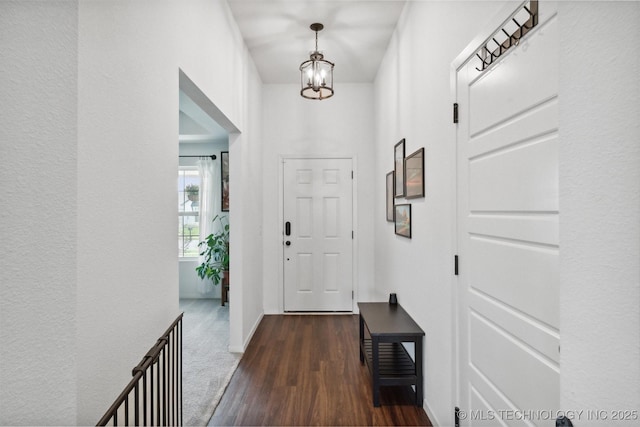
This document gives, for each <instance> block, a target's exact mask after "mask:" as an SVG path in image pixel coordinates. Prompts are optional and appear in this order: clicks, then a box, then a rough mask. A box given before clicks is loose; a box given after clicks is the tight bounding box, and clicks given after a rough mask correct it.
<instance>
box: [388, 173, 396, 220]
mask: <svg viewBox="0 0 640 427" xmlns="http://www.w3.org/2000/svg"><path fill="white" fill-rule="evenodd" d="M393 173H394V172H393V171H391V172H389V173H388V174H387V221H390V222H393V220H394V218H395V206H394V204H395V198H394V197H393V190H394V187H393V184H394V182H395V181H394V179H393Z"/></svg>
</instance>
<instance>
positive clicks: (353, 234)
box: [351, 230, 355, 240]
mask: <svg viewBox="0 0 640 427" xmlns="http://www.w3.org/2000/svg"><path fill="white" fill-rule="evenodd" d="M353 239H355V232H354V231H353V230H351V240H353Z"/></svg>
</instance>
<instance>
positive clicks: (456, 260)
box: [453, 255, 458, 276]
mask: <svg viewBox="0 0 640 427" xmlns="http://www.w3.org/2000/svg"><path fill="white" fill-rule="evenodd" d="M453 274H455V275H456V276H457V275H458V255H454V257H453Z"/></svg>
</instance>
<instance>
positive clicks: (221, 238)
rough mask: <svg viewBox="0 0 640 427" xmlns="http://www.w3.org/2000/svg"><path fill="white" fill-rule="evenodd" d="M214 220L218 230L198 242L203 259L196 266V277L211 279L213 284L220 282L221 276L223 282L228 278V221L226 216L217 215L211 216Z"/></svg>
mask: <svg viewBox="0 0 640 427" xmlns="http://www.w3.org/2000/svg"><path fill="white" fill-rule="evenodd" d="M216 221H218V222H219V223H220V230H219V231H217V232H215V233H211V234H209V235H208V236H207V238H206V239H205V240H203V241H202V242H200V243H198V247H199V248H200V255H202V256H204V260H203V262H202V264H200V265H199V266H198V267H196V272H197V273H198V277H200V278H201V279H203V280H204V279H211V280H212V281H213V283H214V285H217V284H218V283H220V279H221V278H223V277H224V280H225V282H227V281H228V279H229V222H228V219H227V217H226V216H219V215H216V216H215V218H213V222H214V223H215V222H216Z"/></svg>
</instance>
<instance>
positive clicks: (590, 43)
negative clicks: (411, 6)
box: [559, 2, 640, 426]
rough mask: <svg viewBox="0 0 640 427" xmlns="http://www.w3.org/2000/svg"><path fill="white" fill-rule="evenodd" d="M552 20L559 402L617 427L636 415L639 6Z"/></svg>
mask: <svg viewBox="0 0 640 427" xmlns="http://www.w3.org/2000/svg"><path fill="white" fill-rule="evenodd" d="M559 18H560V19H561V22H562V26H561V32H560V40H562V45H561V49H560V62H561V67H560V70H561V71H560V107H561V110H560V123H561V124H560V136H561V138H562V141H561V144H560V175H559V176H560V242H561V246H560V247H561V250H560V278H561V288H560V307H561V310H560V334H561V335H560V338H561V345H562V347H561V350H562V352H561V357H560V366H561V400H562V401H561V404H562V407H563V408H566V409H574V410H579V409H585V410H602V411H607V413H608V414H609V419H608V420H606V421H602V420H600V421H597V420H595V419H592V420H588V419H585V418H586V417H583V418H582V419H581V420H580V422H579V425H581V426H582V425H590V424H591V425H602V424H606V425H615V424H616V423H615V422H614V421H613V420H611V416H612V412H611V411H613V410H638V409H639V408H640V332H639V329H640V120H639V118H640V101H639V100H640V79H639V78H638V76H639V75H640V59H639V58H638V52H640V42H639V40H640V31H639V30H638V22H640V3H638V2H566V3H565V2H561V3H560V6H559ZM621 41H623V42H621ZM612 46H615V48H613V49H612V48H611V47H612ZM594 54H595V55H596V56H597V57H596V58H594ZM618 423H619V424H620V425H631V424H634V421H623V422H618ZM635 423H637V421H635ZM574 424H575V425H576V426H577V425H578V423H574Z"/></svg>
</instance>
